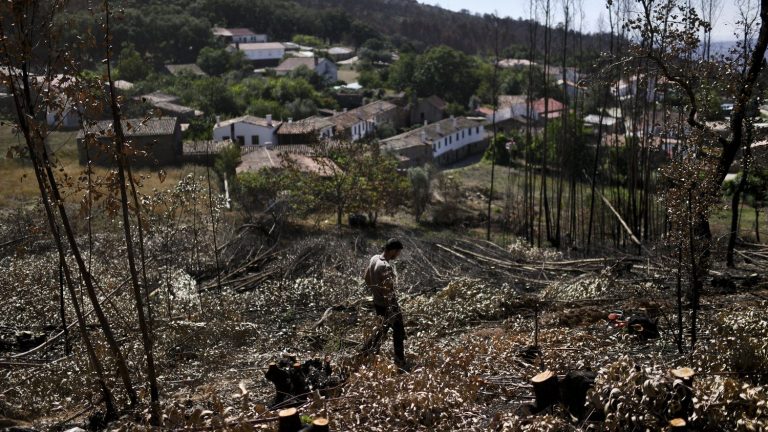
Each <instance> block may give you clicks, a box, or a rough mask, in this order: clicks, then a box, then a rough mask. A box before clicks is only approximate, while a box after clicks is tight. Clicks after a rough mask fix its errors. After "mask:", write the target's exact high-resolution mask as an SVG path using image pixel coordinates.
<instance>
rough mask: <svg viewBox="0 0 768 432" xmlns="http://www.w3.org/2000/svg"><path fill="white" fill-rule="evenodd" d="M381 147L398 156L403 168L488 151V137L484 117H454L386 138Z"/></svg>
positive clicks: (452, 159)
mask: <svg viewBox="0 0 768 432" xmlns="http://www.w3.org/2000/svg"><path fill="white" fill-rule="evenodd" d="M380 146H381V149H382V150H383V151H387V152H390V153H392V154H394V155H395V156H396V157H397V158H398V160H399V161H400V167H401V168H408V167H413V166H421V165H424V164H426V163H429V162H434V163H436V164H438V165H446V164H450V163H453V162H456V161H458V160H461V159H463V158H465V157H467V156H468V155H470V154H475V153H478V152H481V151H484V150H485V148H486V147H487V146H488V137H487V136H486V132H485V126H484V121H483V119H475V118H468V117H451V118H447V119H444V120H441V121H439V122H435V123H432V124H427V125H424V126H422V127H420V128H418V129H413V130H410V131H408V132H405V133H403V134H400V135H396V136H393V137H391V138H387V139H385V140H382V141H381V143H380Z"/></svg>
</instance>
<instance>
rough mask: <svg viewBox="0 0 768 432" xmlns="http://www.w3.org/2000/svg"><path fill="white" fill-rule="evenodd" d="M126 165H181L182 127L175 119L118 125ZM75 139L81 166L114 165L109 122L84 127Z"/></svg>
mask: <svg viewBox="0 0 768 432" xmlns="http://www.w3.org/2000/svg"><path fill="white" fill-rule="evenodd" d="M121 124H122V129H123V133H124V134H125V138H126V147H127V149H130V150H129V152H130V153H129V161H130V162H131V164H132V165H137V166H164V165H177V164H179V163H181V161H182V142H181V127H180V126H179V121H178V119H177V118H175V117H159V118H150V119H140V118H139V119H124V120H122V121H121ZM83 126H84V128H83V129H82V130H81V131H80V133H79V134H78V135H77V151H78V156H79V159H80V164H81V165H86V164H87V163H88V161H89V160H90V161H91V162H92V163H94V164H97V165H111V164H112V163H113V153H112V148H113V142H112V141H113V139H112V137H113V136H114V127H113V122H112V121H111V120H104V121H99V122H95V123H86V124H85V125H83Z"/></svg>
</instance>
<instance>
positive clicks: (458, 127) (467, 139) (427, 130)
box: [421, 117, 486, 162]
mask: <svg viewBox="0 0 768 432" xmlns="http://www.w3.org/2000/svg"><path fill="white" fill-rule="evenodd" d="M421 129H422V131H421V133H423V134H424V135H425V136H426V137H428V139H430V141H431V143H432V156H433V158H434V159H435V160H437V161H439V162H440V161H444V160H447V159H452V158H449V157H448V156H449V155H450V153H452V152H459V151H460V150H462V149H464V147H467V146H469V145H471V144H475V143H478V142H480V141H483V140H485V138H486V137H485V127H484V126H483V121H481V120H474V119H470V118H467V117H451V118H447V119H444V120H440V121H439V122H437V123H433V124H431V125H426V126H424V127H422V128H421Z"/></svg>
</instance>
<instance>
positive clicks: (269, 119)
mask: <svg viewBox="0 0 768 432" xmlns="http://www.w3.org/2000/svg"><path fill="white" fill-rule="evenodd" d="M267 126H270V127H271V126H272V114H267Z"/></svg>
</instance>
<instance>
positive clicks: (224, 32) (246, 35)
mask: <svg viewBox="0 0 768 432" xmlns="http://www.w3.org/2000/svg"><path fill="white" fill-rule="evenodd" d="M213 35H214V36H216V37H218V38H220V39H222V40H224V41H226V42H229V43H254V42H266V41H267V35H265V34H257V33H254V32H252V31H251V30H250V29H247V28H221V27H214V28H213Z"/></svg>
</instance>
